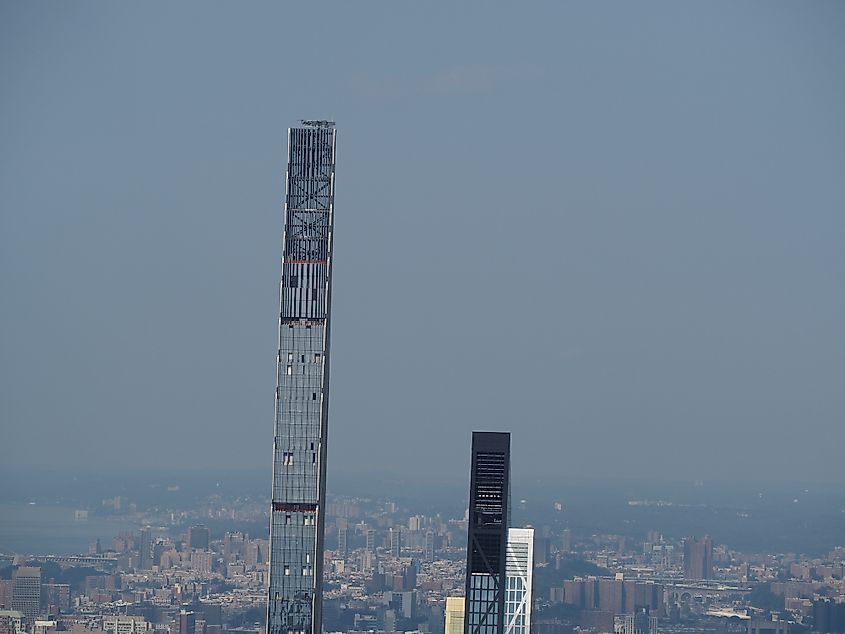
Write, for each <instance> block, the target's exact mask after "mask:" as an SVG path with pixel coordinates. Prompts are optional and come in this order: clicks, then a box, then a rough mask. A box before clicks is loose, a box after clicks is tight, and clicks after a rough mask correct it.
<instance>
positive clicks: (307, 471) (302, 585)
mask: <svg viewBox="0 0 845 634" xmlns="http://www.w3.org/2000/svg"><path fill="white" fill-rule="evenodd" d="M336 138H337V132H336V130H335V127H334V123H333V122H331V121H303V122H302V127H298V128H291V129H289V130H288V169H287V175H286V183H285V229H284V238H283V256H282V281H281V287H280V291H279V350H278V359H277V371H276V417H275V432H274V438H273V499H272V510H271V513H270V591H269V596H268V601H267V634H321V631H322V619H321V612H322V598H323V594H322V581H323V536H324V532H325V500H326V440H327V431H328V427H327V417H328V406H329V324H330V316H331V270H332V227H333V220H334V176H335V149H336Z"/></svg>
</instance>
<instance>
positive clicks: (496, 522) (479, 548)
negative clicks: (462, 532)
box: [464, 432, 511, 634]
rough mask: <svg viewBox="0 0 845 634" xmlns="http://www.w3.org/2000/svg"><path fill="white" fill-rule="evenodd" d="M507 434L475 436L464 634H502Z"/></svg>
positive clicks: (489, 433) (506, 496)
mask: <svg viewBox="0 0 845 634" xmlns="http://www.w3.org/2000/svg"><path fill="white" fill-rule="evenodd" d="M510 445H511V437H510V434H509V433H502V432H473V434H472V468H471V470H470V487H469V526H468V529H467V576H466V603H465V606H466V607H465V613H464V624H465V625H464V631H465V632H466V634H503V632H504V623H505V620H504V614H505V592H504V590H505V553H506V550H507V544H508V519H509V518H508V492H509V489H510Z"/></svg>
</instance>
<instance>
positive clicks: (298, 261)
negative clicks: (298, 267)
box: [285, 260, 328, 264]
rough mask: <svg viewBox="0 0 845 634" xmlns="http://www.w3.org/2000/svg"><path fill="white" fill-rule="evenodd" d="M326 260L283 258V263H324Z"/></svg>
mask: <svg viewBox="0 0 845 634" xmlns="http://www.w3.org/2000/svg"><path fill="white" fill-rule="evenodd" d="M326 263H328V260H285V264H326Z"/></svg>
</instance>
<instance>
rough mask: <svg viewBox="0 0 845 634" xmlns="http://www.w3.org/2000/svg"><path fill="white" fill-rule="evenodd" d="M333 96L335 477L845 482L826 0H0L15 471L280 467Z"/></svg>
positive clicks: (843, 46)
mask: <svg viewBox="0 0 845 634" xmlns="http://www.w3.org/2000/svg"><path fill="white" fill-rule="evenodd" d="M322 117H327V118H333V119H336V120H337V122H338V129H339V136H338V155H339V161H338V168H337V169H338V171H337V198H336V225H335V247H336V249H335V285H334V291H335V295H334V304H333V306H334V311H335V312H334V324H333V335H334V337H333V353H334V359H333V367H332V381H333V383H332V388H331V389H332V404H331V421H330V425H331V431H330V464H331V467H330V471H331V473H333V474H335V475H339V474H342V473H346V472H353V471H355V472H362V471H366V470H373V471H379V472H402V471H403V470H405V471H408V472H415V471H428V472H437V473H441V474H445V475H449V476H451V475H456V476H463V475H464V474H465V473H466V471H467V469H468V463H467V459H468V451H469V440H470V431H471V430H472V429H494V430H511V431H512V432H513V433H514V439H513V448H514V469H515V470H518V471H519V472H520V473H531V474H536V475H543V476H548V477H558V478H561V479H563V478H566V477H567V476H572V475H574V474H578V475H581V476H584V475H589V474H597V475H611V476H618V475H630V476H633V477H647V476H654V475H659V474H662V473H668V474H669V477H671V478H673V479H676V478H689V479H692V478H703V479H712V478H735V477H750V478H768V477H776V478H790V479H805V480H828V481H841V482H845V466H843V465H845V453H844V452H845V449H843V448H845V335H844V334H843V327H845V3H842V2H836V1H833V2H803V3H798V2H786V3H779V2H699V3H690V2H684V3H678V2H667V3H642V2H639V3H631V2H616V3H611V2H578V3H558V2H554V3H548V4H533V5H528V6H526V5H523V4H518V5H516V4H514V5H513V6H510V7H500V8H495V9H494V8H491V7H490V6H489V5H488V4H487V3H461V4H457V5H452V4H451V3H442V4H437V5H435V4H428V3H413V4H412V3H386V2H385V3H378V4H377V3H357V2H356V3H352V2H337V3H332V4H312V3H273V4H264V3H257V2H249V3H232V2H217V3H186V2H145V3H137V2H136V3H128V2H123V3H117V2H49V3H43V2H12V1H8V0H7V1H6V2H3V3H2V4H0V205H1V207H0V210H2V218H1V219H0V222H2V225H0V252H1V253H0V258H1V259H0V333H1V334H2V349H0V355H2V356H0V406H2V418H0V425H2V427H0V433H2V443H0V444H2V446H3V448H4V449H3V458H2V460H3V461H4V462H5V463H6V464H7V465H26V466H27V467H29V468H38V467H42V466H46V465H54V466H60V467H74V466H80V465H85V466H88V467H90V466H93V465H97V464H102V465H105V466H120V465H130V466H131V467H132V468H139V467H141V468H143V467H144V466H149V468H158V469H160V468H172V467H185V468H191V469H208V470H209V471H213V470H214V469H215V468H216V466H215V465H220V464H222V465H225V467H227V468H232V467H234V468H256V467H260V468H265V467H266V469H267V470H268V473H269V469H270V460H271V451H272V447H271V444H272V442H271V441H272V425H273V390H274V371H275V368H274V358H275V357H274V355H275V348H276V337H277V315H278V312H277V301H278V299H277V294H278V278H279V258H280V255H281V231H282V213H281V212H282V209H281V203H282V197H283V191H284V188H283V180H282V179H283V174H284V169H285V143H286V128H287V127H288V126H290V125H294V124H296V123H297V122H298V120H299V119H300V118H322ZM268 477H269V476H268ZM329 486H330V488H331V483H330V484H329ZM268 489H269V480H268Z"/></svg>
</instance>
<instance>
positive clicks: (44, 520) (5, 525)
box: [0, 502, 139, 555]
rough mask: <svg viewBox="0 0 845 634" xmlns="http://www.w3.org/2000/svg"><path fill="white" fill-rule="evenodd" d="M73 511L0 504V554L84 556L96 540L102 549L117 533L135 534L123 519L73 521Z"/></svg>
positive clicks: (12, 503)
mask: <svg viewBox="0 0 845 634" xmlns="http://www.w3.org/2000/svg"><path fill="white" fill-rule="evenodd" d="M75 514H76V509H74V508H71V507H67V506H51V505H41V504H28V503H26V502H4V503H0V553H5V554H31V555H72V554H80V553H81V554H85V553H87V552H88V546H89V545H90V544H91V543H92V542H94V541H96V540H97V539H99V540H100V543H101V544H102V547H103V548H104V549H107V548H110V547H111V540H112V538H113V537H114V536H116V535H117V534H118V533H122V532H133V531H137V530H138V528H139V526H138V524H137V523H135V522H133V521H132V520H130V519H129V518H126V517H97V516H93V515H91V516H90V517H89V518H88V519H87V520H77V519H76V518H75Z"/></svg>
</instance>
